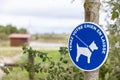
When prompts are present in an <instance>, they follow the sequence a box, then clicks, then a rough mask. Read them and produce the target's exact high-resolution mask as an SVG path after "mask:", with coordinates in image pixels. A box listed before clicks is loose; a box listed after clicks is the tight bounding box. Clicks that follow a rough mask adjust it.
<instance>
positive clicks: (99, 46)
mask: <svg viewBox="0 0 120 80" xmlns="http://www.w3.org/2000/svg"><path fill="white" fill-rule="evenodd" d="M68 48H69V55H70V57H71V60H72V61H73V63H74V64H75V65H76V66H77V67H78V68H79V69H81V70H83V71H93V70H96V69H98V68H100V67H101V66H102V65H103V63H104V62H105V60H106V58H107V56H108V50H109V43H108V38H107V36H106V34H105V32H104V31H103V30H102V28H101V27H100V26H98V25H97V24H95V23H91V22H85V23H83V24H80V25H79V26H77V27H76V28H75V29H74V30H73V32H72V33H71V35H70V38H69V44H68Z"/></svg>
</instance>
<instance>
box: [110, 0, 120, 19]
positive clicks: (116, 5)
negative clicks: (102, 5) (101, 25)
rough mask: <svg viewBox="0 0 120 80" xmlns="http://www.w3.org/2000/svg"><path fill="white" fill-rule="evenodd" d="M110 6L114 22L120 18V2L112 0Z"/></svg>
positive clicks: (119, 0)
mask: <svg viewBox="0 0 120 80" xmlns="http://www.w3.org/2000/svg"><path fill="white" fill-rule="evenodd" d="M108 4H109V5H110V6H111V14H112V17H111V18H112V20H114V19H117V18H119V17H120V15H119V14H120V0H110V1H109V2H108Z"/></svg>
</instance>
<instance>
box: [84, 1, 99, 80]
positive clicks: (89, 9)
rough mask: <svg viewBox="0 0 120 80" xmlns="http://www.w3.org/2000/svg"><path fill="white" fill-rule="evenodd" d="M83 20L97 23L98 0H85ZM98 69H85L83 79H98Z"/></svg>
mask: <svg viewBox="0 0 120 80" xmlns="http://www.w3.org/2000/svg"><path fill="white" fill-rule="evenodd" d="M84 9H85V22H94V23H96V24H98V25H99V9H100V0H85V3H84ZM98 78H99V70H96V71H91V72H88V71H85V72H84V80H98Z"/></svg>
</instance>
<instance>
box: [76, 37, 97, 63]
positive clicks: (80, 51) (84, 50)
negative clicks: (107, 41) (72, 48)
mask: <svg viewBox="0 0 120 80" xmlns="http://www.w3.org/2000/svg"><path fill="white" fill-rule="evenodd" d="M75 37H76V38H77V39H78V40H79V41H81V42H82V43H83V44H84V45H85V46H86V47H80V46H79V45H78V43H77V44H76V47H77V56H76V62H78V61H79V58H80V56H81V55H84V56H86V57H87V62H88V63H90V58H91V56H92V53H93V51H94V50H98V47H97V45H96V43H95V42H94V41H93V42H92V43H91V44H90V45H89V46H88V45H87V44H86V43H85V42H84V41H83V40H82V39H80V38H79V37H78V36H77V35H76V36H75Z"/></svg>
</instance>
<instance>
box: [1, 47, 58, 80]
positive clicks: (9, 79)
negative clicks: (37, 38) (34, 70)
mask: <svg viewBox="0 0 120 80" xmlns="http://www.w3.org/2000/svg"><path fill="white" fill-rule="evenodd" d="M42 51H44V52H47V53H48V56H49V57H52V60H54V61H58V60H59V58H60V54H59V52H58V50H42ZM0 53H4V54H0V56H4V57H6V56H7V57H8V56H9V57H11V58H12V57H14V56H15V55H19V54H21V53H22V50H21V48H20V47H18V48H15V47H7V48H0ZM26 59H28V58H27V55H25V54H23V55H22V56H21V57H20V60H18V61H17V63H19V62H25V61H27V60H26ZM36 61H38V62H39V59H38V58H36ZM45 75H46V74H44V73H42V74H36V75H35V80H39V78H40V76H42V78H43V77H45ZM2 80H28V72H27V71H25V70H22V69H21V68H19V67H15V68H13V70H12V71H11V72H10V74H7V75H5V76H3V79H2Z"/></svg>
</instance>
